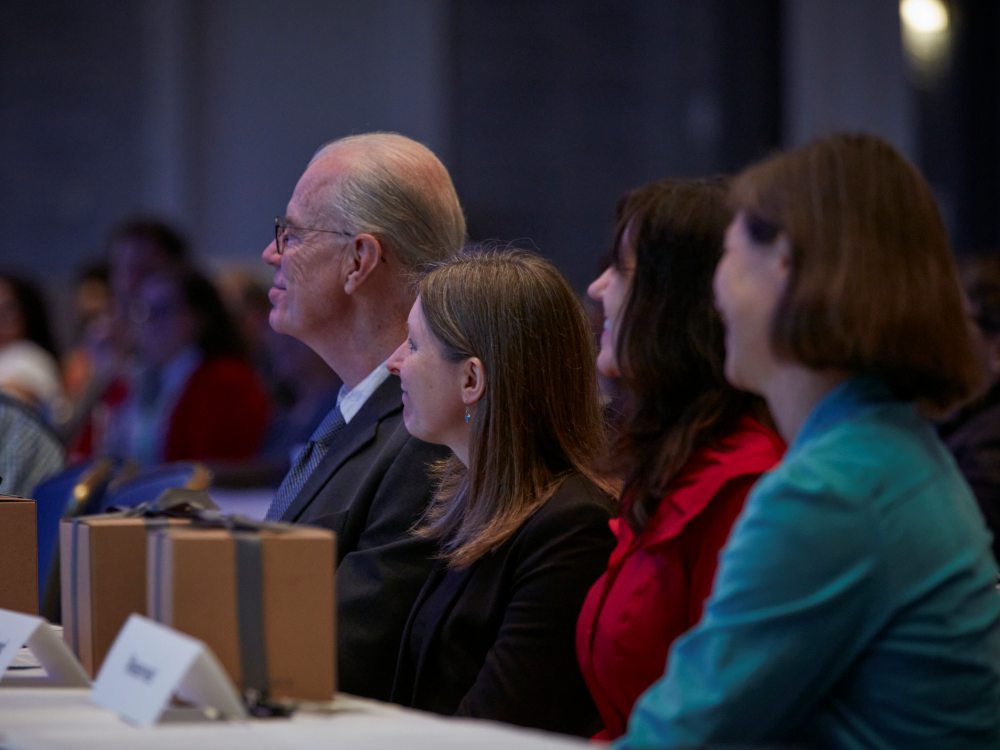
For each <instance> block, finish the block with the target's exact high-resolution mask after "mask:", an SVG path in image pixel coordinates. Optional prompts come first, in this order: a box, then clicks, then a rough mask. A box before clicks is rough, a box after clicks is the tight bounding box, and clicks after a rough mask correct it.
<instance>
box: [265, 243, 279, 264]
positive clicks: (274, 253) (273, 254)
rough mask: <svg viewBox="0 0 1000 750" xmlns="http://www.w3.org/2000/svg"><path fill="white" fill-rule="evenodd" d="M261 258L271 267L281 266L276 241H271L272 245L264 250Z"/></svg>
mask: <svg viewBox="0 0 1000 750" xmlns="http://www.w3.org/2000/svg"><path fill="white" fill-rule="evenodd" d="M261 257H262V258H263V259H264V262H265V263H267V265H269V266H275V267H277V266H280V265H281V256H280V255H278V247H277V245H276V244H275V242H274V240H271V244H269V245H268V246H267V247H265V248H264V252H263V253H261Z"/></svg>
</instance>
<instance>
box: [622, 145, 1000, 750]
mask: <svg viewBox="0 0 1000 750" xmlns="http://www.w3.org/2000/svg"><path fill="white" fill-rule="evenodd" d="M731 196H732V202H733V205H734V208H735V209H736V211H737V214H736V218H735V220H734V221H733V223H732V224H731V225H730V227H729V230H728V232H727V234H726V243H725V244H726V250H725V255H724V257H723V259H722V261H721V263H720V265H719V267H718V269H717V271H716V276H715V294H716V304H717V306H718V308H719V310H720V312H721V314H722V316H723V319H724V321H725V323H726V377H727V378H728V379H729V380H730V382H732V383H733V384H734V385H736V386H737V387H739V388H744V389H746V390H750V391H754V392H756V393H759V394H760V395H762V396H763V397H764V398H765V399H766V401H767V404H768V406H769V407H770V410H771V413H772V414H773V415H774V418H775V420H776V422H777V425H778V427H779V430H780V432H781V433H782V435H783V437H784V438H785V439H786V440H787V441H788V443H789V448H788V452H787V454H786V455H785V458H784V460H783V461H782V463H781V464H780V465H779V466H778V467H777V468H776V469H775V470H774V471H772V472H771V473H770V474H767V475H765V476H764V477H763V478H762V479H761V480H760V481H759V482H758V484H757V486H756V487H755V488H754V489H753V491H752V492H751V494H750V496H749V498H748V499H747V503H746V506H745V509H744V512H743V515H742V516H741V517H740V519H739V520H738V521H737V523H736V526H735V527H734V530H733V532H732V535H731V537H730V540H729V543H728V544H727V546H726V548H725V549H724V550H723V552H722V556H721V559H720V565H719V569H718V573H717V575H716V579H715V585H714V588H713V592H712V595H711V596H710V598H709V600H708V602H707V604H706V608H705V613H704V616H703V618H702V620H701V622H700V623H699V624H698V625H697V626H695V627H694V628H693V629H692V630H690V631H688V633H687V634H686V635H685V636H684V637H682V638H681V639H679V640H678V641H676V642H675V644H674V647H673V649H672V650H671V652H670V656H669V657H668V661H667V671H666V674H665V675H664V676H663V678H662V679H661V680H660V681H658V682H657V683H655V684H654V685H653V686H652V687H651V688H650V689H649V690H648V691H647V692H646V693H644V694H643V696H642V697H641V698H640V699H639V701H638V702H637V703H636V705H635V708H634V710H633V713H632V716H631V719H630V722H629V728H628V734H627V736H626V737H624V738H623V739H622V740H621V741H620V742H619V744H618V747H622V748H644V747H679V746H699V745H701V744H702V743H710V742H711V743H728V742H758V743H759V742H771V743H776V742H777V743H804V744H805V745H806V746H819V747H830V748H845V749H846V748H904V747H905V748H934V750H941V749H942V748H962V750H973V749H980V748H982V749H983V750H985V749H986V748H990V749H991V750H995V749H996V748H1000V594H998V593H997V589H996V583H997V569H996V567H995V564H994V562H993V559H992V556H991V554H990V537H989V534H988V533H987V531H986V529H985V527H984V524H983V519H982V517H981V516H980V514H979V511H978V509H977V507H976V504H975V500H974V499H973V497H972V494H971V492H970V490H969V488H968V486H967V485H966V483H965V482H964V480H963V479H962V477H961V476H960V474H959V473H958V470H957V469H956V467H955V464H954V462H953V461H952V459H951V457H950V456H949V454H948V452H947V450H946V449H945V448H944V447H943V445H942V444H941V443H940V442H939V440H938V439H937V437H936V435H935V433H934V431H933V429H932V428H931V427H930V426H929V425H928V423H927V422H926V420H925V416H924V415H925V414H929V413H938V414H939V413H941V412H942V411H944V410H947V409H949V408H951V407H952V406H954V405H956V404H957V403H959V402H961V401H962V400H963V399H966V398H968V397H969V396H970V395H971V394H972V393H973V392H974V391H975V389H976V386H977V383H978V381H979V379H980V370H979V364H978V361H977V359H976V355H975V352H974V348H973V342H972V338H971V331H970V328H969V324H968V321H967V319H966V315H965V312H964V310H963V306H962V297H961V292H960V291H959V285H958V282H957V280H956V277H955V271H954V267H953V263H952V259H951V253H950V250H949V247H948V241H947V237H946V234H945V229H944V225H943V223H942V221H941V218H940V215H939V213H938V211H937V208H936V206H935V203H934V199H933V196H932V195H931V193H930V190H929V189H928V186H927V184H926V183H925V182H924V180H923V178H922V177H921V176H920V175H919V173H918V172H917V171H916V170H915V169H914V168H913V167H912V166H911V165H910V164H909V163H907V162H906V161H905V159H903V157H901V156H900V155H899V154H898V153H897V152H896V151H895V150H893V149H892V147H891V146H889V145H888V144H886V143H884V142H882V141H880V140H878V139H877V138H874V137H870V136H834V137H831V138H828V139H825V140H821V141H818V142H816V143H813V144H812V145H810V146H807V147H805V148H803V149H800V150H798V151H794V152H791V153H788V154H785V155H781V156H777V157H774V158H772V159H770V160H768V161H766V162H764V163H762V164H760V165H757V166H754V167H751V168H750V169H748V170H747V171H746V172H744V173H743V174H742V175H740V176H739V177H738V178H737V179H736V181H735V182H734V184H733V186H732V192H731Z"/></svg>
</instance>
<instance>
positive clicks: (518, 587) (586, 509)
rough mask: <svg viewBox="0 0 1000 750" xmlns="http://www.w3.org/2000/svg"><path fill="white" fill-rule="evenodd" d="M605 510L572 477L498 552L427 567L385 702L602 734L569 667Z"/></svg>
mask: <svg viewBox="0 0 1000 750" xmlns="http://www.w3.org/2000/svg"><path fill="white" fill-rule="evenodd" d="M610 507H611V501H610V498H608V496H607V495H605V494H604V493H603V492H601V491H600V490H599V489H598V488H597V487H596V486H594V485H593V484H592V483H590V482H589V481H587V480H585V479H583V478H582V477H580V476H572V477H570V478H568V479H567V480H565V481H564V482H563V484H562V486H561V487H560V488H559V489H558V490H557V491H556V493H555V494H554V495H553V496H552V497H551V498H550V499H549V500H548V501H547V502H546V503H545V504H544V505H542V507H540V508H539V509H538V510H537V511H535V513H534V514H533V515H532V516H531V517H530V518H529V519H528V520H527V521H526V522H525V523H524V524H523V525H522V526H521V528H520V529H519V530H518V531H517V532H516V533H515V534H514V536H513V537H511V538H510V539H508V540H507V541H506V542H505V543H504V544H503V545H501V546H500V547H499V548H498V549H497V550H495V551H494V552H491V553H489V554H487V555H485V556H484V557H481V558H480V559H479V560H477V561H476V562H475V563H473V564H472V565H471V566H469V567H467V568H463V569H455V568H452V569H449V568H448V567H447V566H446V565H445V564H444V563H443V562H439V563H437V564H436V565H435V568H434V571H433V572H432V573H431V576H430V578H429V579H428V580H427V584H426V585H425V586H424V588H423V590H422V591H421V592H420V596H419V597H418V599H417V602H416V604H415V605H414V608H413V613H412V614H411V615H410V617H409V620H408V621H407V623H406V630H405V632H404V634H403V642H402V645H401V646H400V652H399V663H398V665H397V667H396V679H395V683H394V684H393V690H392V700H393V702H394V703H400V704H402V705H404V706H412V707H414V708H420V709H424V710H426V711H434V712H436V713H440V714H448V715H451V714H458V715H460V716H474V717H478V718H485V719H495V720H498V721H506V722H509V723H511V724H520V725H522V726H529V727H537V728H540V729H547V730H550V731H554V732H564V733H566V734H578V735H583V736H589V735H591V734H593V733H594V732H596V731H598V730H599V729H600V728H601V723H600V718H599V717H598V714H597V709H596V708H595V706H594V702H593V700H592V699H591V697H590V693H589V692H588V690H587V686H586V684H585V683H584V681H583V676H582V675H581V673H580V667H579V665H578V664H577V660H576V621H577V617H578V616H579V613H580V608H581V607H582V606H583V601H584V598H585V597H586V596H587V592H588V591H589V590H590V587H591V586H592V585H593V583H594V581H596V580H597V579H598V577H600V575H601V574H602V573H604V571H605V569H606V568H607V565H608V557H609V556H610V554H611V550H612V549H614V546H615V537H614V535H613V534H612V533H611V529H610V528H609V527H608V520H609V519H610V517H611V512H610Z"/></svg>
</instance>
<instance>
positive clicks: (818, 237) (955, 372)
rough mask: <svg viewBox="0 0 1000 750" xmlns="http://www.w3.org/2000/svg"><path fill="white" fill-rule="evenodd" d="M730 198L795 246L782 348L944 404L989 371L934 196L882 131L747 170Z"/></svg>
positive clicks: (769, 233) (779, 332)
mask: <svg viewBox="0 0 1000 750" xmlns="http://www.w3.org/2000/svg"><path fill="white" fill-rule="evenodd" d="M731 204H732V206H733V207H734V208H735V209H736V210H738V211H743V212H745V215H746V219H747V226H748V228H749V229H750V233H751V236H753V237H754V239H755V240H756V241H758V242H761V241H763V242H768V241H770V240H773V239H774V237H776V236H777V235H778V233H779V232H783V233H785V234H786V235H787V237H788V239H789V242H790V245H791V268H790V273H789V277H788V281H787V284H786V287H785V291H784V294H783V297H782V299H781V300H780V301H779V303H778V305H777V308H776V310H775V315H774V320H773V322H772V333H771V340H772V346H773V347H774V351H775V353H776V354H778V355H779V356H783V357H787V358H790V359H792V360H795V361H798V362H801V363H802V364H804V365H806V366H807V367H811V368H814V369H839V370H844V371H847V372H851V373H859V374H860V373H869V374H876V375H880V376H882V377H883V378H884V379H885V381H886V382H887V383H888V384H889V386H890V387H891V388H892V389H893V391H894V392H895V393H896V395H897V396H898V397H899V398H902V399H907V400H917V401H920V402H921V403H922V405H924V406H925V407H926V408H927V409H928V411H930V412H932V413H933V412H943V411H945V410H947V409H948V408H949V407H951V406H953V405H955V404H957V403H959V402H961V401H963V400H965V399H967V398H968V397H969V396H970V395H971V394H973V393H974V392H975V391H976V390H977V388H978V385H979V381H980V379H981V371H980V368H979V365H978V360H977V357H976V351H975V344H974V340H973V337H972V330H971V327H970V323H969V320H968V316H967V315H966V314H965V310H964V307H963V301H962V292H961V289H960V286H959V283H958V279H957V276H956V273H955V264H954V261H953V258H952V254H951V248H950V246H949V244H948V237H947V233H946V232H945V227H944V222H943V221H942V220H941V215H940V213H939V211H938V208H937V204H936V203H935V201H934V196H933V195H932V194H931V191H930V188H929V186H928V185H927V183H926V181H925V180H924V179H923V177H922V176H921V175H920V173H919V172H918V171H917V170H916V168H915V167H914V166H913V165H912V164H910V163H909V162H908V161H906V159H905V158H903V156H902V155H901V154H900V153H899V152H898V151H896V150H895V149H894V148H893V147H892V146H890V145H889V144H888V143H886V142H885V141H883V140H881V139H879V138H876V137H875V136H871V135H834V136H831V137H829V138H824V139H822V140H818V141H816V142H814V143H812V144H810V145H808V146H805V147H804V148H800V149H798V150H795V151H791V152H789V153H787V154H782V155H779V156H776V157H773V158H771V159H769V160H767V161H764V162H763V163H761V164H758V165H756V166H753V167H750V168H749V169H747V170H746V171H745V172H743V173H742V174H741V175H739V177H737V178H736V179H735V181H734V183H733V186H732V191H731Z"/></svg>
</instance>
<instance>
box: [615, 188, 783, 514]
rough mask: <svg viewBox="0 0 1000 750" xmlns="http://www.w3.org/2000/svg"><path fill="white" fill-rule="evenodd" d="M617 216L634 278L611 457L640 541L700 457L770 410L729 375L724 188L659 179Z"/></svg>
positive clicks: (622, 336) (620, 355) (619, 254)
mask: <svg viewBox="0 0 1000 750" xmlns="http://www.w3.org/2000/svg"><path fill="white" fill-rule="evenodd" d="M617 214H618V216H617V232H616V238H615V243H614V245H613V247H612V255H611V262H612V264H613V265H614V266H615V267H616V268H618V269H619V270H620V271H621V270H624V263H625V256H626V254H627V251H628V250H631V251H632V252H633V253H634V255H635V271H634V274H633V278H632V283H631V284H630V286H629V291H628V295H627V297H626V301H625V305H624V310H623V313H622V319H621V323H620V324H619V329H618V342H617V351H616V357H617V361H618V366H619V368H620V370H621V377H622V382H623V384H624V385H625V391H626V415H625V417H626V418H625V421H624V423H623V424H622V425H621V427H620V428H619V431H618V434H617V437H616V439H615V444H614V446H613V448H612V450H611V452H610V454H609V455H610V457H611V459H610V464H611V466H610V468H611V469H612V471H614V472H615V473H617V474H618V475H620V476H624V478H625V483H624V486H623V497H627V498H628V507H627V509H626V511H625V517H626V519H627V520H628V523H629V526H630V527H631V528H632V529H633V531H635V532H636V533H640V532H641V531H642V530H643V529H644V528H645V527H646V526H647V525H648V524H649V521H650V519H651V518H652V517H653V515H654V514H655V513H656V511H657V509H658V508H659V506H660V503H661V502H662V499H663V498H664V497H665V496H666V495H667V494H668V490H669V488H670V485H671V484H672V483H673V481H674V480H675V479H676V478H677V477H678V475H679V474H680V473H681V471H682V470H683V468H684V466H685V464H687V462H688V461H689V459H690V458H691V455H692V454H693V453H694V451H695V450H697V449H699V448H702V447H704V446H708V445H712V444H716V443H717V442H718V441H719V440H720V439H722V438H724V437H725V436H726V435H727V434H729V433H730V432H732V431H733V430H734V429H735V427H736V424H737V422H738V420H739V419H740V417H741V416H742V415H743V414H746V413H748V412H750V411H752V410H753V409H754V408H756V409H757V410H759V411H760V412H762V413H763V412H764V411H765V407H764V406H763V402H762V401H760V399H757V398H756V397H754V396H751V395H750V394H748V393H745V392H743V391H739V390H737V389H735V388H733V387H732V386H731V385H730V384H729V383H728V382H727V381H726V378H725V373H724V363H725V356H726V353H725V343H724V338H725V332H724V329H723V325H722V320H721V319H720V318H719V314H718V313H717V312H716V310H715V306H714V304H713V302H712V275H713V273H714V272H715V267H716V265H717V264H718V262H719V258H720V257H721V255H722V241H723V237H724V235H725V232H726V226H727V225H728V224H729V221H730V218H731V214H730V210H729V207H728V205H727V203H726V188H725V186H724V185H723V183H722V182H721V181H693V180H660V181H659V182H654V183H651V184H649V185H644V186H643V187H641V188H638V189H636V190H633V191H632V192H630V193H627V194H626V195H625V196H623V197H622V198H621V200H620V201H619V203H618V211H617ZM626 230H627V231H626ZM626 240H627V241H628V243H629V245H630V247H628V248H626V247H625V242H626Z"/></svg>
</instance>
